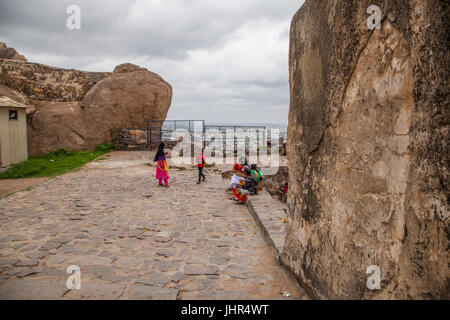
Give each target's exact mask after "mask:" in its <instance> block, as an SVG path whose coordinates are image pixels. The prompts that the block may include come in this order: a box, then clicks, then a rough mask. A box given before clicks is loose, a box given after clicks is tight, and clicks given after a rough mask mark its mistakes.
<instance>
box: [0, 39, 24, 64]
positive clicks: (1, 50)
mask: <svg viewBox="0 0 450 320" xmlns="http://www.w3.org/2000/svg"><path fill="white" fill-rule="evenodd" d="M0 59H11V60H21V61H27V59H26V58H25V57H24V56H23V55H21V54H19V53H18V52H17V51H16V50H15V49H14V48H8V47H7V46H6V43H4V42H0Z"/></svg>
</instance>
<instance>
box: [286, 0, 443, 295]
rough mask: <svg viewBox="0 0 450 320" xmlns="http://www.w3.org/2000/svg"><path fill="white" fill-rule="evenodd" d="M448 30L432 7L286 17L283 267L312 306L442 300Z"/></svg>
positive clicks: (430, 1)
mask: <svg viewBox="0 0 450 320" xmlns="http://www.w3.org/2000/svg"><path fill="white" fill-rule="evenodd" d="M372 4H376V5H378V6H379V7H380V8H381V11H382V16H383V17H382V28H381V30H372V31H370V30H368V28H367V24H366V21H367V19H368V17H369V15H368V14H367V13H366V10H367V8H368V7H369V6H370V5H372ZM449 21H450V19H449V16H448V2H446V1H438V0H420V1H419V0H414V1H406V0H392V1H390V0H386V1H367V0H361V1H360V0H348V1H338V0H334V1H333V0H324V1H312V0H306V2H305V4H304V5H303V6H302V8H301V9H300V10H299V11H298V12H297V14H296V15H295V17H294V18H293V21H292V25H291V35H290V58H289V60H290V61H289V63H290V88H291V105H290V112H289V130H288V143H287V148H288V158H289V169H290V170H289V171H290V184H289V187H290V189H289V196H288V211H289V219H288V234H287V237H286V244H285V248H284V251H283V253H282V261H283V263H284V264H286V265H287V266H288V267H289V268H291V270H292V271H293V272H294V273H295V274H296V275H297V277H298V279H299V280H300V282H301V283H302V284H303V285H304V286H305V287H307V288H308V290H309V291H310V293H311V294H312V295H313V296H315V297H317V298H331V299H336V298H339V299H371V298H383V299H384V298H408V299H409V298H411V299H428V298H433V299H436V298H437V299H439V298H441V299H442V298H449V290H450V287H449V272H448V247H449V241H448V240H449V225H448V223H449V208H448V197H449V193H448V173H447V167H448V163H449V154H450V153H449V150H448V140H449V134H448V129H449V112H448V102H449V101H448V100H449V95H448V83H447V81H448V70H449V62H450V57H449V53H448V49H447V48H448V47H449V43H448V37H447V34H446V30H449ZM370 265H377V266H379V267H380V270H381V280H382V281H381V289H380V290H369V289H368V288H367V285H366V280H367V278H368V277H369V276H370V275H368V274H366V269H367V267H369V266H370Z"/></svg>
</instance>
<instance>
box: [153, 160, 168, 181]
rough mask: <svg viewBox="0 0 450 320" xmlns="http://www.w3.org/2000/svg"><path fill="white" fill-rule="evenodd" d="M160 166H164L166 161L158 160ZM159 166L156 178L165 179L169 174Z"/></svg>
mask: <svg viewBox="0 0 450 320" xmlns="http://www.w3.org/2000/svg"><path fill="white" fill-rule="evenodd" d="M158 166H160V167H162V168H164V162H163V161H161V160H159V161H158ZM158 166H156V177H155V178H156V179H158V180H159V179H165V178H169V175H168V173H167V172H166V171H164V170H161V169H160V168H158Z"/></svg>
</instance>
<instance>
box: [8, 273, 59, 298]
mask: <svg viewBox="0 0 450 320" xmlns="http://www.w3.org/2000/svg"><path fill="white" fill-rule="evenodd" d="M66 291H67V287H66V281H64V280H60V279H32V278H24V279H18V280H9V281H6V282H5V283H4V284H3V285H2V286H0V299H1V300H22V299H27V300H49V299H51V300H53V299H59V298H61V297H62V296H63V295H64V293H65V292H66Z"/></svg>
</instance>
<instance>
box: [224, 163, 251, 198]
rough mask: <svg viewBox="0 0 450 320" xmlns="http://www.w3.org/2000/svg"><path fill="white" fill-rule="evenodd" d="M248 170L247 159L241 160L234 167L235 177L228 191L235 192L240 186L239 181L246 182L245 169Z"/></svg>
mask: <svg viewBox="0 0 450 320" xmlns="http://www.w3.org/2000/svg"><path fill="white" fill-rule="evenodd" d="M245 168H248V164H247V159H245V158H243V157H242V158H240V159H239V162H237V163H236V164H235V165H234V166H233V172H234V175H233V177H232V178H231V181H230V184H229V185H228V190H233V189H234V188H236V186H237V185H238V184H239V181H241V180H244V178H245V175H244V169H245Z"/></svg>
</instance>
